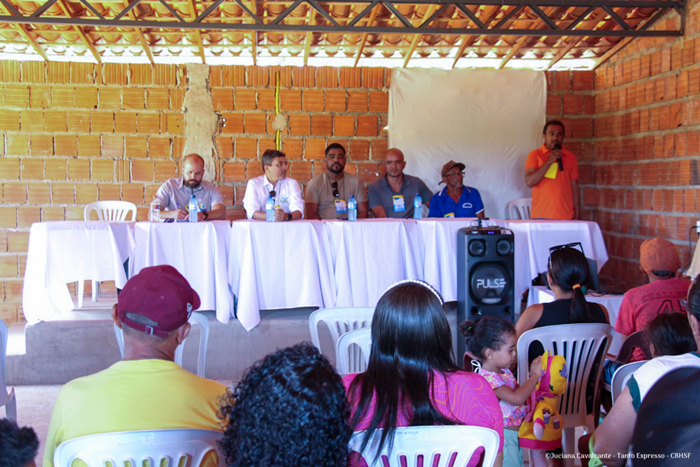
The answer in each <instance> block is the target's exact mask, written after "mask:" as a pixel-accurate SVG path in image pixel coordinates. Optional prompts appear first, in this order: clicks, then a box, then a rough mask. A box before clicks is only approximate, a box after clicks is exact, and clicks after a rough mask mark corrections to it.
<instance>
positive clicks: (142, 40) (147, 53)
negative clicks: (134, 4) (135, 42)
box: [122, 2, 156, 65]
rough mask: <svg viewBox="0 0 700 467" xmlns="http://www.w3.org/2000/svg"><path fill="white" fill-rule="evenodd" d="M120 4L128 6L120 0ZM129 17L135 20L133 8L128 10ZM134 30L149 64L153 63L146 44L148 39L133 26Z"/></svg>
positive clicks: (149, 47) (151, 53) (148, 46)
mask: <svg viewBox="0 0 700 467" xmlns="http://www.w3.org/2000/svg"><path fill="white" fill-rule="evenodd" d="M122 5H123V6H124V8H126V7H127V6H129V5H128V4H127V3H126V2H122ZM128 14H129V17H130V18H131V19H133V20H134V21H135V20H136V15H135V14H134V10H133V9H132V10H131V11H129V13H128ZM134 31H136V34H137V35H138V38H139V42H140V43H141V47H143V51H144V52H146V55H147V56H148V60H149V61H150V62H151V65H154V64H155V63H156V62H155V60H154V59H153V52H151V46H150V45H148V41H147V40H146V36H145V35H144V34H143V31H141V29H139V28H134Z"/></svg>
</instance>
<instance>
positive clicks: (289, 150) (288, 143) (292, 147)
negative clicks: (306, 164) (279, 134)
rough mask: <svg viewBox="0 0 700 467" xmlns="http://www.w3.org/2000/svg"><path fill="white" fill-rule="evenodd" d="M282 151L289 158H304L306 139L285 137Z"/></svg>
mask: <svg viewBox="0 0 700 467" xmlns="http://www.w3.org/2000/svg"><path fill="white" fill-rule="evenodd" d="M282 152H284V153H285V154H286V155H287V159H302V158H303V156H304V140H303V139H300V138H299V139H297V138H284V139H283V140H282Z"/></svg>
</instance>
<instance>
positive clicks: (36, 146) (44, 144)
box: [29, 134, 53, 156]
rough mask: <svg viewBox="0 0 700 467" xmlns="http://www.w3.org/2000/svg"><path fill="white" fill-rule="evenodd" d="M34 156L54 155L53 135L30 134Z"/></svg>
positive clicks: (30, 144) (30, 145)
mask: <svg viewBox="0 0 700 467" xmlns="http://www.w3.org/2000/svg"><path fill="white" fill-rule="evenodd" d="M29 147H30V148H31V151H32V156H53V138H52V137H51V135H44V134H40V135H37V134H32V135H30V136H29Z"/></svg>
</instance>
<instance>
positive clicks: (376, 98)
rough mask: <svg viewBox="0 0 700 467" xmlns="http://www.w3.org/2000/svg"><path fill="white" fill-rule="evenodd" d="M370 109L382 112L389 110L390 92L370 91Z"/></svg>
mask: <svg viewBox="0 0 700 467" xmlns="http://www.w3.org/2000/svg"><path fill="white" fill-rule="evenodd" d="M369 111H370V112H382V113H386V112H388V111H389V93H388V92H384V91H370V92H369Z"/></svg>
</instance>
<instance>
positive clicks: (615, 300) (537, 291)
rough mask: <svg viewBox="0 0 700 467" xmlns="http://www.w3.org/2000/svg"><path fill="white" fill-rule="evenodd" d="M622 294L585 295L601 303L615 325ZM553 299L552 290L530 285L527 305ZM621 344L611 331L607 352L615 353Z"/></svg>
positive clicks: (547, 301) (594, 301)
mask: <svg viewBox="0 0 700 467" xmlns="http://www.w3.org/2000/svg"><path fill="white" fill-rule="evenodd" d="M622 297H623V295H590V294H589V295H586V301H588V302H592V303H597V304H599V305H603V306H604V307H605V308H606V309H607V310H608V315H609V317H610V324H611V325H612V326H615V323H616V322H617V315H618V313H619V312H620V305H622ZM553 301H554V292H552V291H551V290H549V289H548V288H547V287H544V286H537V287H530V293H529V295H528V297H527V306H530V305H534V304H536V303H549V302H553ZM621 344H622V337H621V336H620V334H618V333H617V332H614V333H613V340H612V342H611V343H610V349H609V350H608V353H611V354H613V355H617V353H618V352H619V351H620V345H621Z"/></svg>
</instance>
